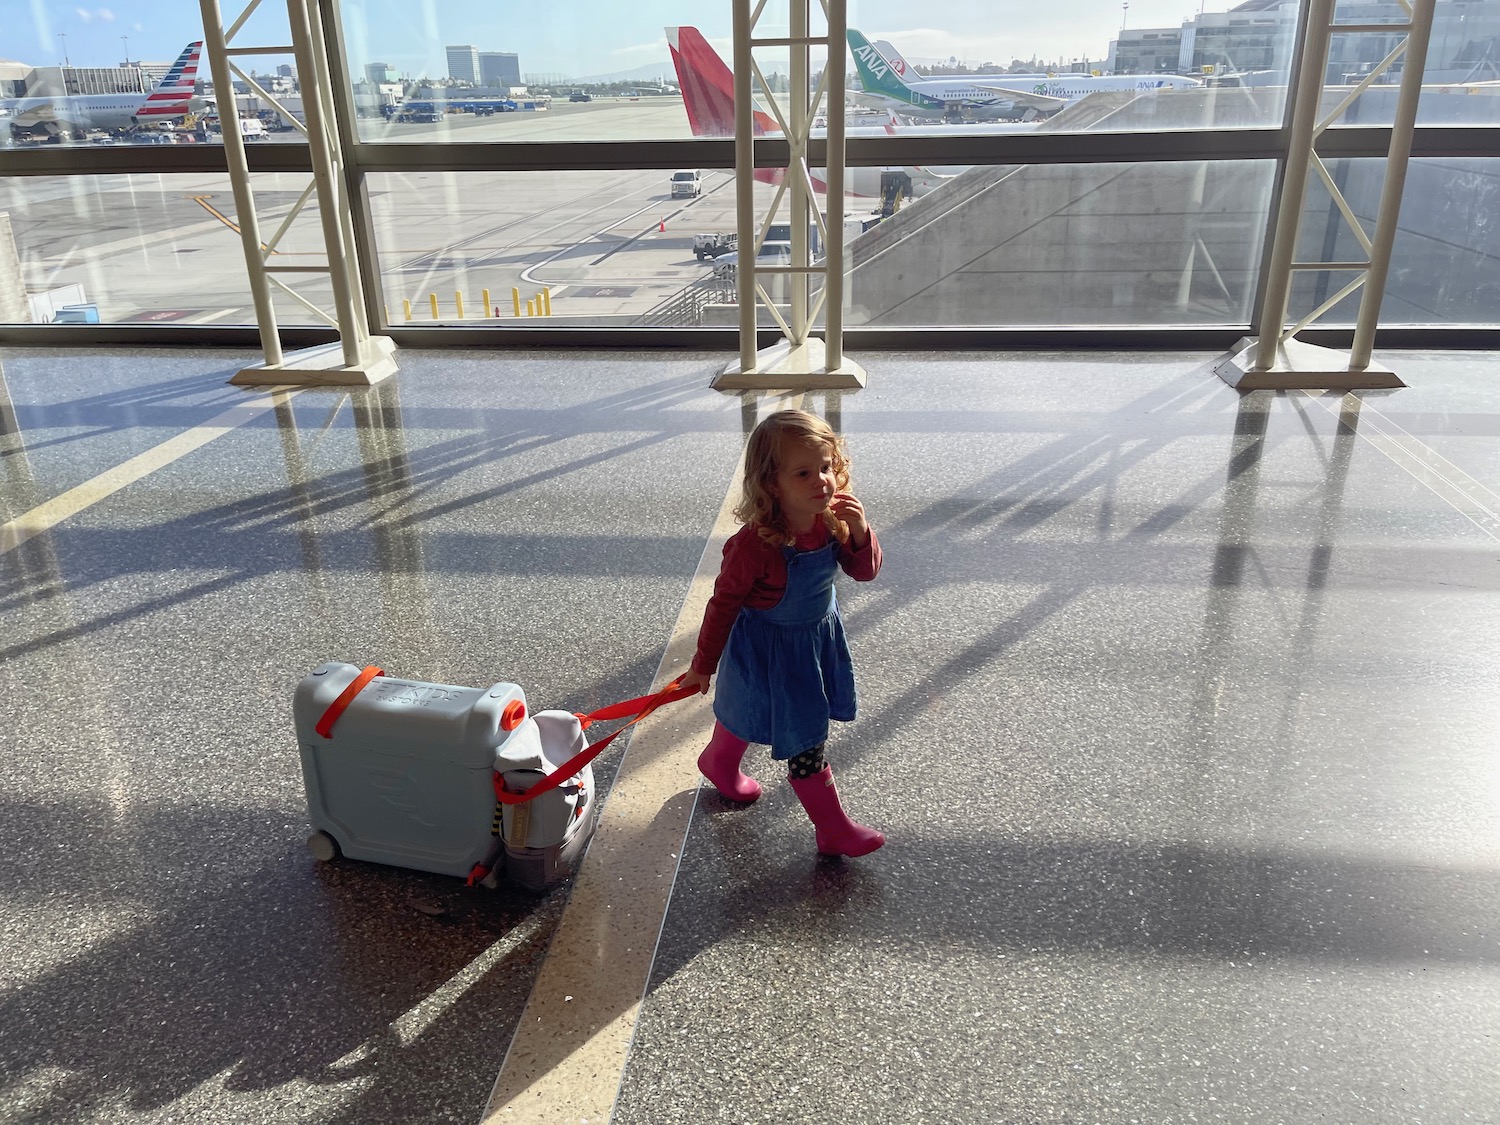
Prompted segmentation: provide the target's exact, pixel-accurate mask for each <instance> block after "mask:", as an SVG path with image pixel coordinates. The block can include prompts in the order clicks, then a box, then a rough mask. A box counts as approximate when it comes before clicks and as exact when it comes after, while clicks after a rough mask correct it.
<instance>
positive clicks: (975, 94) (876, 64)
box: [847, 28, 1203, 120]
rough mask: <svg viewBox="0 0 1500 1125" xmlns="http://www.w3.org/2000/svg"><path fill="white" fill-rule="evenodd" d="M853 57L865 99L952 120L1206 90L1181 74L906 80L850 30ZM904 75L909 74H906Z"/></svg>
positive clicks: (1048, 111)
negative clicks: (1096, 98)
mask: <svg viewBox="0 0 1500 1125" xmlns="http://www.w3.org/2000/svg"><path fill="white" fill-rule="evenodd" d="M847 37H848V40H849V51H850V53H851V54H852V55H853V56H854V69H855V71H856V72H857V73H858V74H859V82H860V85H861V86H862V87H863V88H864V91H865V94H866V95H867V96H869V97H872V98H873V99H875V100H876V101H877V102H878V103H879V104H881V105H883V106H886V107H890V108H899V109H900V111H901V112H904V113H911V114H916V115H919V116H926V117H943V118H947V119H949V120H953V119H955V118H960V117H962V116H964V114H966V113H967V114H970V115H972V116H975V117H980V118H994V117H1006V118H1011V119H1014V118H1015V117H1016V116H1018V115H1019V114H1020V113H1025V112H1028V111H1030V112H1033V113H1036V114H1040V115H1043V116H1051V115H1052V114H1054V113H1056V112H1057V111H1058V110H1060V109H1063V108H1064V107H1065V106H1069V105H1072V104H1073V103H1074V102H1076V101H1079V100H1080V99H1082V98H1085V97H1087V96H1088V95H1089V94H1092V93H1095V92H1097V91H1100V90H1127V91H1134V92H1136V93H1139V94H1148V93H1154V92H1155V91H1157V90H1169V89H1189V88H1196V87H1200V86H1202V85H1203V82H1202V81H1201V80H1200V79H1197V78H1186V77H1183V76H1182V75H1179V74H1117V75H1093V74H1065V75H1060V76H1052V75H1045V74H996V75H986V76H983V77H982V78H975V77H969V76H966V77H951V78H902V77H900V76H899V75H898V73H897V71H896V68H895V67H894V66H893V65H892V63H891V62H890V60H889V59H887V58H886V57H885V56H884V55H882V54H881V53H880V52H879V51H878V50H876V49H875V47H874V45H872V44H871V43H870V41H869V40H868V39H866V38H865V37H864V36H863V35H862V34H860V33H859V32H858V31H856V30H854V29H853V28H850V29H848V31H847ZM903 69H905V68H903Z"/></svg>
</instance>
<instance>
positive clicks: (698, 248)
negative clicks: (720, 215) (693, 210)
mask: <svg viewBox="0 0 1500 1125" xmlns="http://www.w3.org/2000/svg"><path fill="white" fill-rule="evenodd" d="M738 244H739V235H737V234H695V235H693V257H695V258H697V259H698V260H699V261H700V262H701V261H703V259H704V258H717V257H718V256H719V255H720V254H727V253H728V252H729V251H731V250H733V249H734V248H735V247H736V246H737V245H738Z"/></svg>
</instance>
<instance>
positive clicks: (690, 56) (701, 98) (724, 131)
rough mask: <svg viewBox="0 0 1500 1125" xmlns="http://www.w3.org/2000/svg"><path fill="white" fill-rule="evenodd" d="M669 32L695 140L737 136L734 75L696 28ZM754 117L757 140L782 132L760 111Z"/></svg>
mask: <svg viewBox="0 0 1500 1125" xmlns="http://www.w3.org/2000/svg"><path fill="white" fill-rule="evenodd" d="M666 32H667V46H668V47H669V48H670V49H671V52H672V65H673V66H675V67H676V68H677V84H678V86H680V87H681V88H682V104H683V107H684V108H685V109H686V110H687V115H688V125H689V126H691V128H692V130H693V136H695V137H732V136H734V73H733V72H732V71H731V70H730V69H729V67H728V66H727V65H726V64H725V62H724V60H723V59H721V58H720V57H719V53H718V52H717V51H715V50H714V49H713V48H712V47H710V46H709V44H708V40H707V39H705V38H703V33H702V32H700V31H699V30H698V29H697V28H696V27H669V28H667V29H666ZM753 117H754V121H755V135H756V136H761V135H763V134H766V133H779V132H780V131H781V129H780V127H779V126H778V125H777V124H776V120H775V118H773V117H771V116H770V115H769V114H766V113H762V112H761V111H760V110H758V109H757V110H754V111H753Z"/></svg>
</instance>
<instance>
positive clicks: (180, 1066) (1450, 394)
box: [0, 348, 1500, 1125]
mask: <svg viewBox="0 0 1500 1125" xmlns="http://www.w3.org/2000/svg"><path fill="white" fill-rule="evenodd" d="M258 358H259V357H258V355H255V354H247V353H243V352H231V351H216V350H212V349H201V348H200V349H191V350H175V351H167V350H160V351H136V350H105V351H89V352H85V351H68V350H43V349H21V348H7V349H3V350H0V465H3V473H0V496H3V499H4V507H3V511H0V517H3V519H0V522H3V528H0V621H3V630H0V692H3V694H4V697H5V699H6V700H7V703H8V706H7V712H8V716H7V720H6V722H5V723H4V724H3V726H0V782H3V790H4V797H3V802H4V810H3V816H0V825H3V829H0V833H3V847H0V857H3V858H0V898H3V903H4V908H3V912H0V980H3V982H4V984H3V989H0V1029H3V1034H0V1120H4V1121H7V1122H48V1123H72V1122H90V1123H93V1122H110V1123H116V1122H118V1123H138V1122H139V1123H145V1122H194V1123H197V1122H235V1123H246V1122H278V1123H279V1122H287V1123H291V1122H296V1123H308V1122H319V1123H321V1122H346V1123H351V1125H353V1123H369V1122H408V1121H409V1122H464V1123H473V1122H479V1121H481V1120H488V1121H503V1122H543V1121H545V1122H589V1123H599V1125H602V1123H604V1122H614V1123H615V1125H663V1123H668V1125H673V1123H683V1125H698V1123H705V1122H762V1121H764V1122H777V1123H810V1125H811V1123H818V1125H823V1123H847V1122H861V1123H863V1122H869V1123H881V1125H884V1123H891V1125H908V1123H918V1122H933V1123H943V1125H952V1123H968V1122H974V1123H979V1122H984V1123H992V1122H1012V1123H1017V1125H1032V1123H1041V1122H1068V1123H1084V1122H1103V1123H1126V1122H1142V1123H1149V1125H1168V1123H1174V1125H1175V1123H1186V1122H1199V1123H1201V1122H1223V1123H1226V1125H1231V1123H1232V1125H1259V1123H1263V1122H1264V1123H1272V1122H1284V1123H1289V1125H1300V1123H1308V1122H1348V1123H1358V1125H1371V1123H1391V1125H1396V1123H1400V1125H1417V1123H1422V1125H1438V1123H1450V1122H1452V1123H1456V1122H1494V1121H1497V1120H1500V1018H1497V1017H1500V760H1497V758H1496V745H1497V740H1496V733H1497V732H1496V719H1495V716H1496V712H1495V706H1494V698H1495V683H1496V674H1497V670H1500V567H1497V565H1496V563H1497V560H1500V498H1497V495H1496V493H1497V491H1500V384H1497V382H1496V380H1495V377H1494V372H1495V370H1496V357H1495V356H1494V355H1490V354H1479V353H1465V354H1417V353H1408V352H1380V353H1378V354H1377V358H1378V359H1379V360H1380V361H1381V362H1383V363H1385V364H1386V365H1387V366H1389V367H1390V368H1392V369H1393V370H1395V371H1396V372H1397V374H1398V375H1400V376H1401V377H1402V378H1403V379H1404V380H1405V381H1406V382H1407V383H1408V387H1407V388H1406V389H1403V390H1398V391H1392V392H1382V393H1375V392H1365V393H1357V394H1350V395H1339V394H1331V393H1321V392H1316V393H1306V392H1285V393H1275V392H1255V393H1251V394H1246V395H1241V394H1239V393H1237V392H1236V391H1234V390H1232V389H1231V388H1230V387H1228V386H1227V385H1225V384H1224V383H1223V382H1221V381H1220V380H1219V379H1218V378H1217V377H1216V376H1215V375H1214V374H1213V372H1212V366H1213V363H1214V361H1215V360H1216V359H1217V358H1219V357H1217V356H1215V355H1208V354H1183V353H1170V354H1151V353H1144V352H1123V353H1109V352H1078V353H1071V354H1055V353H1054V354H1046V355H1031V354H1000V353H987V354H975V353H963V354H932V353H920V354H918V353H910V354H905V353H895V352H877V353H870V354H868V355H856V356H855V357H854V358H856V359H857V360H859V361H860V362H861V363H862V364H863V365H864V366H865V368H866V370H867V372H868V375H869V382H868V386H867V387H866V388H865V389H864V390H861V391H857V392H848V393H828V394H825V393H815V394H810V395H805V396H801V395H798V396H786V397H783V396H778V395H774V394H746V395H730V394H724V393H720V392H716V391H714V390H712V389H710V387H709V381H710V379H711V377H712V376H713V374H714V373H715V372H716V371H717V370H718V369H719V368H721V367H722V366H723V365H724V364H725V363H727V362H729V361H730V360H731V359H732V358H733V357H732V356H730V355H727V354H719V353H713V354H710V353H683V352H671V353H646V352H622V353H607V352H545V351H534V350H524V351H523V350H515V351H494V352H485V351H479V350H476V349H465V350H457V349H455V350H433V351H406V352H402V353H400V354H399V360H400V365H401V367H400V371H399V373H398V374H397V375H395V376H393V377H392V378H391V379H389V380H387V381H386V382H384V383H382V384H380V385H379V386H377V387H375V388H371V389H364V390H357V391H349V390H337V389H305V390H301V391H297V392H295V393H290V394H288V393H273V392H270V391H267V390H246V389H241V388H237V387H231V386H228V385H227V384H226V380H227V379H228V378H229V377H230V376H231V375H232V374H233V373H234V372H235V371H236V370H238V369H239V368H240V367H242V366H244V365H246V364H248V363H251V362H254V361H255V360H257V359H258ZM787 402H790V403H791V404H793V405H805V406H806V407H807V408H809V409H811V410H814V411H816V412H818V413H820V414H824V415H825V416H827V417H828V418H829V420H830V421H831V422H832V423H833V424H834V425H835V426H836V427H837V428H838V429H839V430H840V431H841V432H842V433H843V434H844V435H845V436H846V438H847V441H848V445H849V450H850V453H851V455H852V458H853V472H854V490H855V491H856V492H857V494H858V495H859V496H860V498H861V499H862V500H863V502H864V505H865V507H866V509H867V511H868V513H869V516H870V520H871V522H872V524H873V526H874V527H875V528H876V530H877V532H878V534H879V537H880V540H881V543H882V546H883V550H884V555H885V563H884V568H883V570H882V572H881V573H880V575H879V576H878V577H877V578H876V580H875V581H873V582H871V583H868V584H864V583H862V584H858V585H856V584H854V583H850V582H845V583H843V584H841V586H840V588H839V597H840V600H841V605H842V607H843V613H844V619H845V623H846V626H847V628H848V634H849V640H850V645H851V648H852V651H853V657H854V662H855V667H856V671H857V678H858V686H859V693H860V702H859V716H858V718H857V719H856V720H855V721H854V722H852V723H849V724H835V728H836V729H835V730H834V731H833V733H832V736H831V738H830V740H829V743H828V749H827V754H828V758H829V760H830V762H831V763H832V767H833V772H834V776H835V777H836V779H837V784H838V789H839V793H840V795H841V797H842V799H843V801H844V804H845V806H846V808H847V809H848V811H849V812H850V813H851V815H853V816H854V817H855V818H856V819H857V820H861V821H863V822H865V823H868V824H870V825H872V826H874V827H877V828H879V829H881V830H882V831H884V833H885V834H886V843H885V846H884V847H883V848H881V849H880V850H878V851H876V852H874V853H872V854H870V855H866V856H863V857H860V858H857V859H830V858H820V857H819V856H818V855H817V854H816V852H815V848H814V839H813V828H812V825H811V824H810V823H809V821H808V819H807V817H806V815H805V814H804V813H803V811H802V809H801V807H800V806H799V804H798V802H797V800H796V798H795V795H794V793H793V792H792V790H791V789H790V788H789V786H788V785H787V783H786V782H785V780H784V779H783V771H782V767H781V766H780V765H778V764H775V763H773V762H772V761H771V760H770V757H769V754H768V752H767V751H766V750H765V749H764V748H762V747H754V748H752V750H751V753H750V755H749V757H748V759H747V769H748V772H749V773H751V774H752V775H753V776H755V777H757V778H759V780H760V781H761V782H762V783H763V784H764V785H765V794H764V796H762V797H761V799H760V800H759V801H757V802H755V803H754V804H751V805H748V806H744V805H736V804H732V803H730V802H728V801H726V800H724V799H723V798H721V797H719V796H718V795H717V794H716V793H715V792H714V791H713V790H712V789H711V788H710V787H708V786H707V785H706V783H705V784H704V785H702V786H700V782H699V777H698V774H697V772H696V770H695V768H694V761H695V759H696V756H697V753H698V750H699V749H700V748H701V745H702V743H703V740H704V739H705V738H706V736H707V733H708V731H709V728H710V725H711V722H712V719H711V715H710V711H709V709H708V705H707V703H706V701H705V700H704V699H703V698H702V697H698V698H694V699H691V700H686V701H683V702H680V703H675V704H672V705H671V706H669V707H665V708H663V709H662V710H660V711H658V712H656V713H655V714H653V715H652V716H650V717H649V718H648V719H646V720H645V721H644V722H642V723H640V724H639V725H637V726H636V727H634V728H632V730H631V731H630V732H629V733H628V735H626V736H623V737H621V738H620V739H619V740H617V741H616V742H615V743H614V744H612V745H611V747H610V748H609V750H608V751H606V752H605V754H604V755H603V756H601V757H600V758H599V760H598V761H597V762H596V763H595V769H596V778H597V781H598V784H599V787H600V791H601V792H602V793H604V794H605V797H604V802H603V811H602V814H601V820H600V824H599V828H598V831H597V833H596V835H595V837H594V839H593V843H592V845H591V847H590V849H589V852H588V854H587V856H586V858H585V859H584V861H583V863H582V865H581V868H580V870H579V871H578V873H577V874H576V875H575V876H574V878H573V879H572V880H571V881H570V882H568V883H566V884H564V885H562V886H559V887H557V888H556V889H554V890H552V891H550V892H548V893H544V894H540V895H537V894H532V893H528V892H525V891H522V890H519V889H517V888H514V887H512V886H509V885H507V884H505V883H504V882H502V883H501V885H500V886H498V887H497V888H495V889H492V890H491V889H484V888H470V887H467V886H465V885H464V882H463V880H462V879H458V878H453V877H448V876H439V875H434V874H427V873H423V872H418V871H412V870H407V869H404V868H401V867H395V866H386V865H381V864H376V863H368V862H359V861H355V860H350V859H346V858H339V859H335V860H334V861H332V862H327V863H324V862H319V861H318V860H317V859H315V858H314V856H313V855H312V854H310V852H309V850H308V848H307V847H306V845H305V841H306V839H307V836H308V833H309V831H310V828H309V822H308V809H307V800H306V795H305V792H304V782H303V775H302V770H301V765H300V761H299V750H298V742H297V738H296V735H295V733H294V730H293V725H292V720H293V715H292V696H293V691H294V690H295V689H296V687H297V685H298V683H299V681H300V680H301V679H302V678H303V677H304V676H306V675H308V674H309V673H310V672H311V671H312V670H313V669H315V668H317V667H318V666H319V665H321V664H323V663H324V662H327V661H340V662H347V663H350V664H353V665H356V666H363V665H367V664H376V665H379V666H380V667H382V668H384V669H385V670H386V672H387V674H388V675H390V676H394V677H405V678H408V679H414V680H423V681H433V682H436V683H439V684H449V685H464V686H471V687H485V686H488V685H490V684H492V683H496V682H513V683H516V684H518V685H520V686H521V687H522V688H523V689H524V691H525V693H526V697H527V701H528V703H529V705H530V706H531V707H532V709H533V710H537V709H542V708H561V709H565V710H573V711H587V710H590V709H593V708H595V707H598V706H601V705H603V704H607V703H611V702H614V701H617V700H623V699H627V698H630V697H632V696H637V695H641V694H643V693H645V692H647V691H649V690H651V689H652V688H654V687H656V686H659V685H661V684H662V683H665V682H666V681H668V680H670V679H671V678H672V676H673V675H675V674H676V673H677V672H680V671H681V670H682V669H683V668H684V667H685V666H686V661H687V659H688V658H689V656H690V654H691V651H692V644H693V639H694V635H695V632H696V629H697V627H698V624H699V621H700V620H701V614H702V606H703V602H704V599H705V598H706V596H707V593H708V589H709V586H710V585H711V583H712V580H713V578H714V575H715V573H716V570H717V565H718V559H719V548H720V545H721V542H722V540H723V538H724V536H725V535H727V534H728V533H729V532H730V531H732V530H733V523H732V521H731V520H730V518H729V515H728V509H727V505H726V498H730V497H732V495H733V493H734V490H735V488H736V482H735V474H736V471H737V464H738V459H739V458H740V456H741V450H742V446H743V440H744V436H745V434H746V433H747V431H748V429H749V427H751V426H752V425H753V423H754V421H755V420H756V418H757V417H758V416H760V415H762V414H764V413H765V412H767V411H770V410H772V409H775V408H777V407H778V406H780V405H782V404H783V403H787ZM608 729H609V727H608V725H604V724H601V725H600V726H598V727H596V728H594V729H593V730H592V731H591V734H597V733H603V732H605V731H607V730H608Z"/></svg>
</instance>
